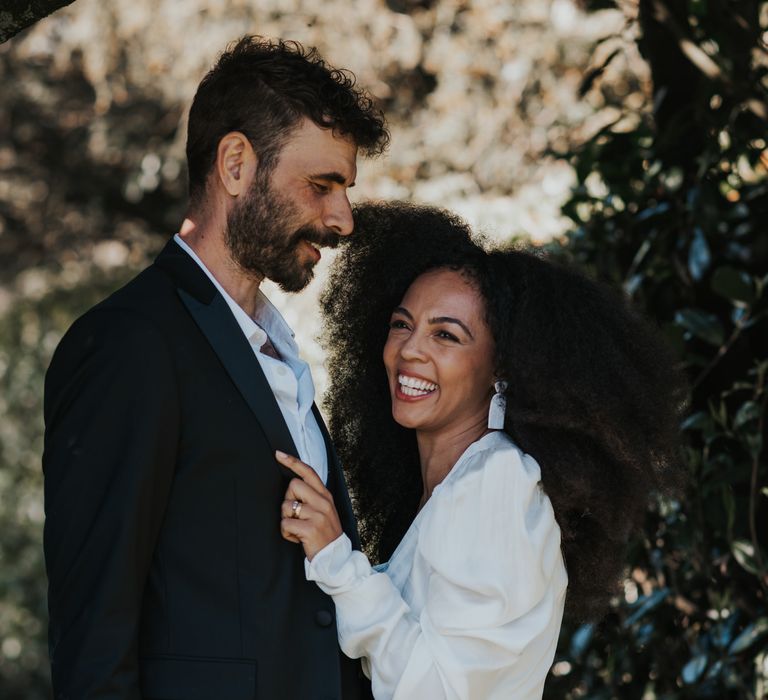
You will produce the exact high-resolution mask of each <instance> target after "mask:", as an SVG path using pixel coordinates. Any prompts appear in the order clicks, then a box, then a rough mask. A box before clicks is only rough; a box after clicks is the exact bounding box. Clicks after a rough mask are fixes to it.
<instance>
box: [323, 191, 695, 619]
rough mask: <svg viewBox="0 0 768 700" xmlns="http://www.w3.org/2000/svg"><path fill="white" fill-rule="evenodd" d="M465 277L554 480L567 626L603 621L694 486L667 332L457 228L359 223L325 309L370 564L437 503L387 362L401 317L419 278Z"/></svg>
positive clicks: (586, 285)
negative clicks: (650, 536)
mask: <svg viewBox="0 0 768 700" xmlns="http://www.w3.org/2000/svg"><path fill="white" fill-rule="evenodd" d="M443 267H445V268H449V269H454V270H458V271H461V272H462V273H463V274H465V275H466V276H467V278H468V279H470V280H472V281H474V283H475V284H476V286H477V288H478V289H479V291H480V292H481V295H482V297H483V299H484V301H485V305H486V320H487V322H488V325H489V328H490V330H491V333H492V336H493V338H494V341H495V358H494V361H495V369H496V373H497V376H500V377H503V378H505V379H506V380H507V382H508V385H509V386H508V389H507V391H506V397H507V413H506V424H505V431H506V432H507V433H508V434H509V435H510V437H511V438H512V439H513V440H514V441H515V443H516V444H517V445H518V446H519V447H520V448H521V449H523V450H524V451H525V452H527V453H529V454H531V455H532V456H533V457H534V458H535V459H536V460H537V462H538V463H539V465H540V467H541V474H542V482H543V486H544V489H545V491H546V493H547V495H548V496H549V498H550V500H551V502H552V505H553V508H554V511H555V516H556V518H557V521H558V524H559V525H560V529H561V532H562V548H563V554H564V558H565V561H566V566H567V569H568V578H569V583H568V594H567V597H566V612H567V614H568V615H569V617H571V618H572V619H576V620H592V619H597V618H599V617H600V616H601V615H602V614H603V612H604V611H605V609H606V606H607V603H608V600H609V598H610V597H611V596H612V595H613V594H615V592H616V586H617V583H618V581H619V579H620V576H621V573H622V571H623V567H624V561H625V554H626V547H627V542H628V539H629V536H630V534H631V533H632V532H633V530H635V529H636V528H637V527H639V525H640V524H641V522H642V519H643V515H644V513H645V511H646V509H647V507H648V503H649V499H650V496H651V493H652V492H653V491H656V492H663V493H668V494H675V493H677V490H678V489H679V488H680V486H682V483H683V477H682V471H681V469H679V468H678V460H679V456H680V443H679V430H678V425H679V419H680V417H681V412H682V410H683V408H684V396H685V395H686V391H685V382H684V379H683V377H682V375H681V374H680V373H679V372H678V371H677V369H675V365H674V362H673V358H672V356H671V354H670V352H669V351H668V349H667V347H666V345H665V343H664V342H663V341H662V339H661V336H660V334H659V333H658V331H657V330H656V329H655V328H654V327H653V326H652V325H650V324H649V323H648V322H647V321H646V320H644V319H643V318H642V317H641V316H640V315H639V314H638V313H637V312H636V311H635V310H634V309H632V308H631V307H630V306H629V305H628V303H627V302H626V300H625V299H624V298H623V297H622V296H621V295H620V294H619V293H618V292H616V291H615V290H613V289H610V288H608V287H605V286H603V285H601V284H598V283H596V282H594V281H592V280H590V279H588V278H587V277H585V276H584V275H582V274H580V273H578V272H576V271H575V270H572V269H568V268H566V267H563V266H561V265H559V264H556V263H554V262H552V261H550V260H548V259H546V258H544V257H542V256H539V255H536V254H533V253H530V252H524V251H521V250H514V249H509V250H495V251H490V252H488V251H487V250H486V249H485V247H484V244H483V242H482V241H480V240H479V239H478V238H476V237H473V235H472V233H471V231H470V229H469V228H468V227H467V225H466V224H465V223H463V222H462V221H461V220H460V219H458V218H457V217H456V216H454V215H453V214H450V213H448V212H446V211H441V210H439V209H435V208H430V207H418V206H414V205H410V204H403V203H389V204H366V205H361V206H358V207H356V209H355V235H354V236H352V237H351V238H350V240H349V241H347V242H346V243H345V247H344V248H343V252H342V253H341V254H340V255H339V257H338V258H337V260H336V261H335V263H334V266H333V268H332V270H331V275H330V279H329V282H328V285H327V287H326V289H325V291H324V293H323V295H322V298H321V307H322V311H323V314H324V319H325V330H324V342H325V345H326V347H327V349H328V352H329V365H328V367H329V374H330V380H331V383H330V389H329V391H328V393H327V394H326V400H325V407H326V409H327V411H328V415H329V420H330V426H331V431H332V433H333V435H334V439H335V444H336V446H337V449H338V451H339V454H340V457H341V460H342V464H343V465H344V468H345V470H346V473H347V476H348V478H349V484H350V489H351V492H352V493H353V497H354V501H355V506H356V510H357V513H358V516H359V521H360V531H361V536H362V539H363V543H364V545H365V548H366V550H367V551H368V552H369V553H371V554H372V556H374V557H378V558H380V559H381V560H384V559H386V558H388V557H389V555H390V554H391V553H392V551H393V549H394V547H395V546H396V545H397V543H398V542H399V540H400V539H401V537H402V536H403V534H404V533H405V530H406V529H407V528H408V526H409V525H410V523H411V521H412V520H413V517H414V515H415V513H416V510H417V507H418V502H419V498H420V496H421V494H422V489H423V485H422V483H421V472H420V467H419V455H418V450H417V447H416V438H415V433H414V432H413V431H412V430H408V429H405V428H403V427H401V426H399V425H398V424H396V423H395V422H394V420H393V418H392V414H391V399H390V395H389V388H388V383H387V379H386V373H385V370H384V366H383V362H382V349H383V346H384V343H385V341H386V337H387V333H388V322H389V318H390V314H391V312H392V309H393V308H394V307H395V306H397V304H398V303H399V302H400V301H401V299H402V297H403V295H404V294H405V292H406V290H407V289H408V287H409V286H410V284H411V283H412V282H413V280H414V279H416V277H418V276H419V275H421V274H422V273H424V272H426V271H428V270H431V269H435V268H443Z"/></svg>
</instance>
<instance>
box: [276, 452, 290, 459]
mask: <svg viewBox="0 0 768 700" xmlns="http://www.w3.org/2000/svg"><path fill="white" fill-rule="evenodd" d="M287 456H288V455H287V454H285V452H280V450H275V457H277V458H278V459H282V458H283V457H287Z"/></svg>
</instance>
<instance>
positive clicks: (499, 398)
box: [488, 381, 507, 430]
mask: <svg viewBox="0 0 768 700" xmlns="http://www.w3.org/2000/svg"><path fill="white" fill-rule="evenodd" d="M493 386H494V389H496V393H495V394H494V395H493V396H492V397H491V407H490V409H489V411H488V427H489V428H490V429H491V430H504V414H505V413H506V410H507V397H506V396H504V392H505V391H506V390H507V383H506V382H505V381H498V382H496V383H495V384H494V385H493Z"/></svg>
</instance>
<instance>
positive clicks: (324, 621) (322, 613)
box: [315, 610, 333, 627]
mask: <svg viewBox="0 0 768 700" xmlns="http://www.w3.org/2000/svg"><path fill="white" fill-rule="evenodd" d="M315 622H316V623H317V624H318V625H320V627H330V626H331V625H332V624H333V613H331V612H329V611H328V610H318V611H317V612H316V613H315Z"/></svg>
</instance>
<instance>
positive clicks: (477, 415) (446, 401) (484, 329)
mask: <svg viewBox="0 0 768 700" xmlns="http://www.w3.org/2000/svg"><path fill="white" fill-rule="evenodd" d="M493 354H494V344H493V338H492V337H491V332H490V329H489V328H488V326H487V324H486V321H485V304H484V302H483V299H482V297H481V296H480V293H479V292H478V291H477V289H475V287H474V285H473V284H472V283H471V282H469V281H467V279H466V278H465V277H464V276H463V275H462V274H461V273H459V272H455V271H453V270H447V269H438V270H432V271H430V272H427V273H425V274H423V275H421V276H420V277H418V278H416V280H414V282H413V284H411V286H410V287H409V288H408V291H407V292H406V293H405V296H404V297H403V300H402V301H401V302H400V306H398V307H397V308H396V309H395V310H394V311H393V312H392V317H391V319H390V328H389V336H388V337H387V342H386V344H385V345H384V365H385V366H386V369H387V377H388V379H389V390H390V394H391V396H392V415H393V417H394V419H395V421H397V422H398V423H399V424H400V425H402V426H404V427H406V428H414V429H416V430H419V431H424V432H436V431H444V430H448V431H451V432H453V431H461V430H464V429H468V430H469V429H472V428H473V427H474V426H475V425H476V424H478V423H483V424H484V422H485V421H486V420H487V416H488V407H489V400H490V397H491V394H492V393H493V381H494V376H493Z"/></svg>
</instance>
